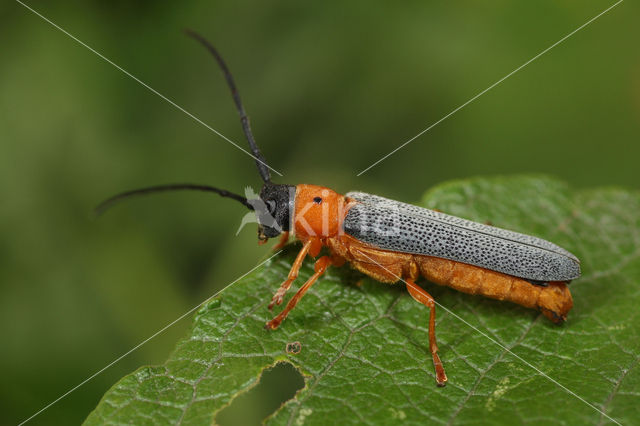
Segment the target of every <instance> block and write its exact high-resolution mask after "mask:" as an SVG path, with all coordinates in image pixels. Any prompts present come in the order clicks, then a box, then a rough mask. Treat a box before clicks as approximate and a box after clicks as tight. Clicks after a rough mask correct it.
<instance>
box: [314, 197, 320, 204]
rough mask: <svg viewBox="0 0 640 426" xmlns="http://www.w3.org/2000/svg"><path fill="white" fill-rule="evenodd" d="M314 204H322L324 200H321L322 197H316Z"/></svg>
mask: <svg viewBox="0 0 640 426" xmlns="http://www.w3.org/2000/svg"><path fill="white" fill-rule="evenodd" d="M313 202H314V203H316V204H320V203H321V202H322V198H320V197H315V198H314V199H313Z"/></svg>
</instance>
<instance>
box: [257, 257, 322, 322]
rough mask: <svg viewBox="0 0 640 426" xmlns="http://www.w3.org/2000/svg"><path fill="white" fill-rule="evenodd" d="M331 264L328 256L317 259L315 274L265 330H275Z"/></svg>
mask: <svg viewBox="0 0 640 426" xmlns="http://www.w3.org/2000/svg"><path fill="white" fill-rule="evenodd" d="M331 264H332V262H331V258H330V257H329V256H322V257H321V258H320V259H318V260H317V261H316V263H315V265H314V270H315V273H314V274H313V275H311V277H309V279H308V280H307V282H306V283H304V285H303V286H302V287H300V289H299V290H298V292H297V293H296V294H295V295H294V296H293V297H292V298H291V300H289V303H287V306H286V307H285V308H284V310H283V311H282V312H280V313H279V314H278V315H277V316H276V317H275V318H273V319H272V320H271V321H268V322H267V324H266V325H265V328H267V329H271V330H275V329H276V328H278V326H279V325H280V323H281V322H282V321H284V319H285V318H286V317H287V315H289V312H290V311H291V310H292V309H293V308H295V307H296V305H297V304H298V302H299V301H300V299H302V296H304V294H305V293H306V292H307V290H309V287H311V286H312V285H313V283H315V282H316V281H317V280H318V278H320V276H321V275H322V274H324V271H326V270H327V268H328V267H329V266H331Z"/></svg>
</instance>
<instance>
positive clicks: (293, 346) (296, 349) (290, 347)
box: [286, 341, 302, 355]
mask: <svg viewBox="0 0 640 426" xmlns="http://www.w3.org/2000/svg"><path fill="white" fill-rule="evenodd" d="M286 350H287V353H288V354H294V355H297V354H299V353H300V351H301V350H302V344H301V343H300V342H298V341H296V342H290V343H287V349H286Z"/></svg>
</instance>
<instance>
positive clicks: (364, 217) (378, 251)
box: [97, 30, 580, 386]
mask: <svg viewBox="0 0 640 426" xmlns="http://www.w3.org/2000/svg"><path fill="white" fill-rule="evenodd" d="M186 33H187V35H189V36H190V37H192V38H194V39H195V40H197V41H198V42H200V43H201V44H202V45H203V46H204V47H205V48H206V49H207V50H208V51H209V52H210V53H211V54H212V55H213V57H214V58H215V60H216V62H217V64H218V66H219V67H220V69H221V70H222V72H223V74H224V77H225V79H226V81H227V84H228V86H229V88H230V90H231V94H232V96H233V100H234V102H235V105H236V109H237V111H238V114H239V115H240V121H241V124H242V129H243V132H244V134H245V136H246V139H247V141H248V143H249V147H250V149H251V152H252V153H253V157H254V159H255V162H256V166H257V168H258V172H259V174H260V176H261V178H262V181H263V186H262V189H261V191H260V194H259V197H258V198H256V199H247V198H246V197H244V196H242V195H238V194H234V193H232V192H229V191H226V190H223V189H220V188H216V187H213V186H209V185H197V184H170V185H159V186H152V187H147V188H142V189H136V190H133V191H127V192H124V193H121V194H118V195H116V196H114V197H111V198H109V199H107V200H106V201H104V202H103V203H102V204H100V205H99V206H98V207H97V211H98V212H102V211H104V210H105V209H107V208H109V207H110V206H111V205H113V204H114V203H115V202H117V201H120V200H122V199H124V198H128V197H131V196H137V195H142V194H149V193H157V192H164V191H176V190H198V191H207V192H213V193H216V194H218V195H220V196H222V197H227V198H231V199H234V200H236V201H238V202H240V203H242V204H243V205H244V206H245V207H247V208H248V209H249V210H253V211H254V212H255V214H256V219H257V222H258V240H259V243H260V244H263V243H265V242H266V241H267V240H269V239H270V238H275V237H280V240H279V242H278V244H276V246H275V248H280V247H282V246H284V245H285V244H286V243H287V241H288V240H289V237H290V235H293V236H295V238H296V239H297V240H299V241H300V242H301V243H302V248H301V250H300V251H299V253H298V255H297V256H296V258H295V261H294V262H293V265H292V266H291V269H290V271H289V274H288V277H287V279H286V280H285V281H284V282H283V283H282V284H281V285H280V287H279V288H278V290H277V291H276V292H275V294H274V296H273V297H272V299H271V302H270V303H269V305H268V308H269V309H270V310H271V309H273V307H274V306H276V305H280V304H281V303H282V302H283V300H284V296H285V294H286V293H287V291H288V290H289V288H290V287H291V285H292V283H293V282H294V281H295V280H296V278H297V277H298V272H299V270H300V267H301V265H302V264H303V262H304V260H305V258H306V257H307V256H311V257H313V258H316V257H318V256H319V255H320V252H321V250H322V248H323V247H324V248H327V249H328V250H327V251H328V253H327V254H324V255H323V256H321V257H319V258H318V259H317V260H316V261H315V265H314V273H313V275H312V276H311V277H310V278H309V279H308V280H307V281H306V282H305V283H304V284H303V285H302V286H301V287H300V289H299V290H298V291H297V292H296V293H295V295H294V296H293V297H292V298H291V299H290V300H289V302H288V303H287V305H286V307H285V308H284V309H283V310H282V311H281V312H280V313H279V314H278V315H276V316H275V317H274V318H273V319H271V320H270V321H268V322H267V323H266V325H265V328H267V329H271V330H275V329H277V328H278V327H279V326H280V324H281V323H282V321H283V320H284V319H285V318H286V317H287V315H288V314H289V312H290V311H291V310H292V309H293V308H294V307H295V306H296V304H297V303H298V302H299V301H300V299H301V298H302V297H303V296H304V294H305V293H306V292H307V290H309V288H310V287H311V286H312V285H313V284H314V283H315V282H316V281H317V280H318V278H320V276H322V274H324V273H325V271H326V270H327V268H328V267H329V266H336V267H339V266H342V265H344V264H345V263H349V264H350V265H351V266H352V267H353V268H355V269H357V270H358V271H360V272H362V273H364V274H366V275H368V276H370V277H372V278H374V279H375V280H377V281H380V282H383V283H397V282H399V281H402V282H404V283H405V285H406V288H407V290H408V292H409V294H410V295H411V296H412V297H413V298H414V299H415V300H416V301H418V302H419V303H421V304H423V305H425V306H426V307H428V308H429V350H430V352H431V356H432V359H433V365H434V369H435V378H436V383H437V385H438V386H444V385H445V384H446V382H447V376H446V374H445V370H444V367H443V365H442V362H441V360H440V357H439V356H438V347H437V343H436V335H435V301H434V299H433V297H431V295H429V293H427V292H426V291H425V290H424V289H423V288H422V287H420V286H418V285H417V284H416V281H417V280H418V279H419V278H420V277H424V278H426V279H427V280H429V281H431V282H433V283H436V284H440V285H444V286H449V287H452V288H454V289H456V290H459V291H461V292H464V293H469V294H477V295H481V296H485V297H489V298H493V299H498V300H507V301H510V302H514V303H517V304H519V305H522V306H524V307H527V308H535V309H538V310H540V311H541V312H542V314H543V315H544V316H545V317H547V318H549V319H550V320H551V321H553V322H554V323H557V324H560V323H562V322H564V321H565V320H566V317H567V313H568V312H569V310H570V309H571V308H572V306H573V300H572V297H571V293H570V291H569V288H568V287H567V284H568V283H569V282H570V281H571V280H573V279H576V278H578V277H579V276H580V261H579V260H578V258H577V257H576V256H574V255H573V254H571V253H570V252H568V251H567V250H565V249H563V248H561V247H559V246H557V245H555V244H553V243H551V242H549V241H546V240H543V239H541V238H537V237H534V236H529V235H525V234H521V233H518V232H514V231H509V230H505V229H501V228H497V227H494V226H490V225H488V224H481V223H477V222H472V221H470V220H466V219H462V218H459V217H455V216H451V215H448V214H445V213H443V212H440V211H436V210H429V209H426V208H422V207H417V206H414V205H411V204H406V203H401V202H399V201H394V200H391V199H387V198H383V197H380V196H377V195H371V194H367V193H364V192H349V193H347V194H346V195H341V194H339V193H337V192H335V191H333V190H331V189H329V188H326V187H323V186H318V185H308V184H299V185H287V184H277V183H273V182H272V181H271V174H270V171H269V167H268V166H267V163H266V161H265V159H264V157H263V155H262V153H261V152H260V150H259V148H258V146H257V144H256V142H255V139H254V137H253V134H252V131H251V127H250V124H249V118H248V116H247V114H246V112H245V110H244V107H243V105H242V102H241V100H240V96H239V93H238V90H237V88H236V85H235V82H234V79H233V77H232V75H231V73H230V71H229V69H228V68H227V65H226V64H225V62H224V60H223V59H222V57H221V56H220V54H219V53H218V51H217V50H216V49H215V48H214V47H213V45H211V44H210V43H209V42H208V41H207V40H206V39H204V38H203V37H202V36H200V35H199V34H198V33H195V32H193V31H190V30H187V31H186Z"/></svg>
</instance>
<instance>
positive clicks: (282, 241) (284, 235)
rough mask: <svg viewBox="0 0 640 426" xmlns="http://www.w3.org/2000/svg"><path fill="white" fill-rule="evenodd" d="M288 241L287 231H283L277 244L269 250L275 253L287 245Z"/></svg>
mask: <svg viewBox="0 0 640 426" xmlns="http://www.w3.org/2000/svg"><path fill="white" fill-rule="evenodd" d="M288 241H289V231H285V232H283V233H282V234H281V235H280V240H278V244H276V245H274V246H273V247H272V248H271V250H273V251H276V250H280V249H281V248H282V247H284V246H286V245H287V242H288Z"/></svg>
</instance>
